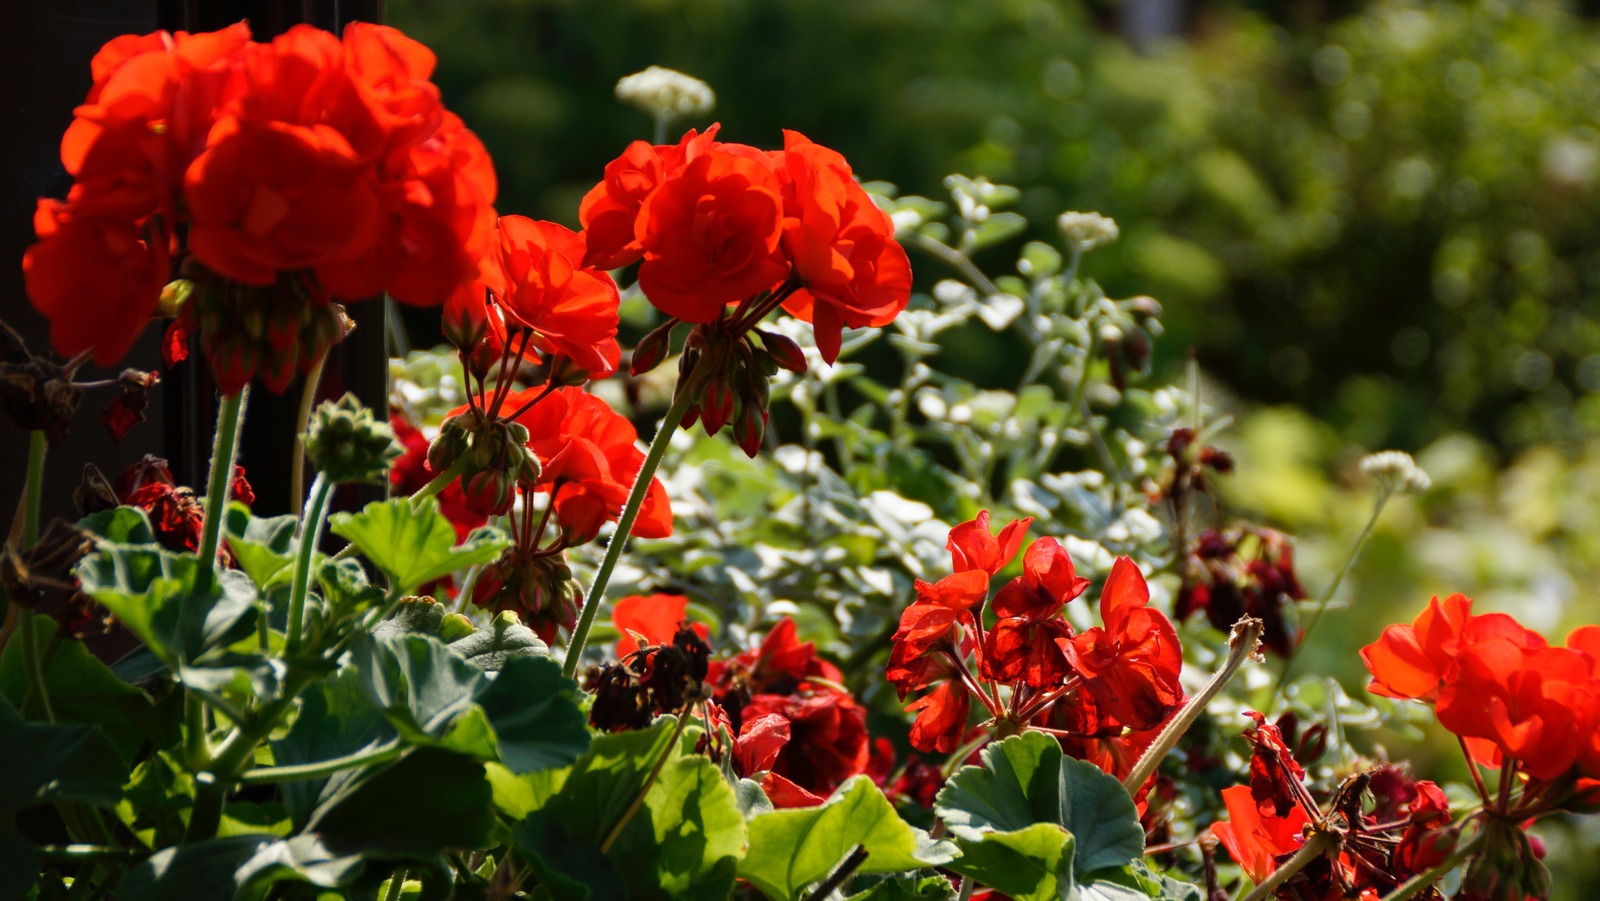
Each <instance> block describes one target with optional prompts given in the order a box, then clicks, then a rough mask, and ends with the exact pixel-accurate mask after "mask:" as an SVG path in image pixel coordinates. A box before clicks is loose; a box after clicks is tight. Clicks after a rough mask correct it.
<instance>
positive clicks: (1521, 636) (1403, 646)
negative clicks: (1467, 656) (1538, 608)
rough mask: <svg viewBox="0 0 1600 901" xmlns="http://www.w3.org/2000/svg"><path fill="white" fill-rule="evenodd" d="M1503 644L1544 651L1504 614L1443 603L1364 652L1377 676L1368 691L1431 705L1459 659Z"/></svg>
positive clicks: (1468, 602)
mask: <svg viewBox="0 0 1600 901" xmlns="http://www.w3.org/2000/svg"><path fill="white" fill-rule="evenodd" d="M1496 638H1497V639H1502V640H1505V641H1509V642H1511V643H1512V644H1513V645H1516V646H1518V647H1523V648H1540V647H1544V645H1545V640H1544V637H1543V636H1541V635H1539V634H1538V633H1537V632H1534V631H1532V630H1530V629H1526V628H1523V626H1522V624H1520V623H1518V622H1517V621H1516V620H1515V619H1512V618H1511V617H1509V616H1506V615H1505V614H1503V613H1488V614H1483V615H1481V616H1473V615H1472V599H1471V598H1469V597H1467V596H1465V595H1461V594H1452V595H1450V596H1449V597H1447V598H1445V599H1444V601H1443V602H1442V603H1441V602H1440V601H1439V599H1438V598H1433V599H1432V600H1430V601H1429V602H1428V607H1427V609H1426V610H1424V611H1422V613H1420V614H1418V616H1417V619H1416V622H1414V623H1410V624H1405V623H1401V624H1397V625H1393V626H1389V627H1388V628H1386V629H1384V630H1383V635H1382V636H1380V637H1379V638H1378V640H1377V641H1375V642H1373V643H1372V644H1369V645H1367V646H1366V647H1364V648H1362V649H1361V659H1362V661H1363V662H1364V663H1366V665H1367V670H1368V671H1370V672H1371V673H1372V683H1371V684H1370V685H1368V686H1367V690H1368V691H1370V692H1372V693H1373V694H1378V695H1383V696H1384V697H1389V698H1402V699H1412V698H1414V699H1419V700H1424V701H1431V700H1434V699H1435V698H1436V697H1438V694H1439V689H1440V687H1441V686H1442V684H1443V683H1444V681H1445V680H1446V679H1447V678H1449V677H1450V675H1451V672H1452V669H1453V667H1454V666H1455V663H1456V656H1457V655H1458V654H1459V653H1460V652H1461V651H1462V650H1463V649H1464V648H1466V647H1468V646H1470V645H1471V644H1473V643H1475V642H1478V641H1484V640H1488V639H1496Z"/></svg>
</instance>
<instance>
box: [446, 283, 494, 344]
mask: <svg viewBox="0 0 1600 901" xmlns="http://www.w3.org/2000/svg"><path fill="white" fill-rule="evenodd" d="M487 293H488V290H487V289H485V291H484V294H485V295H487ZM441 325H442V327H443V330H444V337H445V340H446V341H449V342H450V343H451V344H454V345H455V346H456V347H457V348H459V349H461V350H463V351H466V352H468V353H471V352H472V351H473V350H476V349H477V347H478V345H479V344H482V343H483V339H484V336H485V335H487V334H489V308H488V299H487V297H486V296H480V295H479V294H478V292H477V291H476V290H474V289H473V287H472V286H471V285H464V286H462V287H460V288H457V289H456V290H455V292H454V293H452V294H451V295H450V296H449V297H448V298H447V299H446V300H445V302H444V311H443V316H442V320H441Z"/></svg>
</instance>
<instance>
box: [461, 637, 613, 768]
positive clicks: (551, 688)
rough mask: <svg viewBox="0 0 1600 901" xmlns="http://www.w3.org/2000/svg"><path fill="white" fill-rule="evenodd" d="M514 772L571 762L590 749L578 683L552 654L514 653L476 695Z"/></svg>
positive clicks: (504, 756) (503, 756)
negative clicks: (566, 672)
mask: <svg viewBox="0 0 1600 901" xmlns="http://www.w3.org/2000/svg"><path fill="white" fill-rule="evenodd" d="M474 700H476V702H477V703H478V705H479V706H480V707H481V708H482V710H483V712H484V713H485V714H486V715H487V717H488V720H489V725H490V726H492V727H493V728H494V734H495V738H496V740H497V742H498V745H499V756H500V760H501V761H503V762H504V763H505V765H506V767H507V768H509V769H510V770H511V771H512V772H514V773H529V772H536V771H539V770H548V769H554V768H558V767H566V766H571V765H572V764H573V762H574V761H576V760H577V759H578V758H579V757H580V756H582V755H583V753H584V752H585V751H587V750H588V749H589V729H588V717H586V716H585V715H584V712H583V708H582V707H581V706H579V703H578V683H576V682H574V681H572V680H571V679H568V678H566V677H565V676H563V675H561V665H560V664H558V663H556V662H555V661H554V660H551V659H550V658H548V657H512V658H511V659H510V660H508V661H507V662H506V664H505V666H504V668H502V669H501V670H500V673H499V675H497V676H496V677H495V678H494V680H493V681H492V682H490V683H489V684H488V687H487V688H485V689H484V690H483V691H481V692H479V693H478V695H477V696H476V698H475V699H474Z"/></svg>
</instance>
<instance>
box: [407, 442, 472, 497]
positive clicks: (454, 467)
mask: <svg viewBox="0 0 1600 901" xmlns="http://www.w3.org/2000/svg"><path fill="white" fill-rule="evenodd" d="M466 468H467V455H466V454H462V455H461V456H459V457H457V458H456V462H454V463H451V464H450V465H449V466H447V467H445V470H444V472H441V473H439V474H438V475H436V476H434V477H433V479H432V480H430V481H429V482H428V484H426V485H423V486H422V487H421V488H418V489H417V493H416V494H413V495H411V507H412V509H416V508H417V507H419V506H421V505H422V502H423V501H425V500H427V499H428V498H430V497H433V496H434V495H435V494H438V493H439V492H441V491H443V490H444V489H445V486H447V485H449V484H450V483H451V482H453V481H455V477H456V476H458V475H461V472H462V470H464V469H466Z"/></svg>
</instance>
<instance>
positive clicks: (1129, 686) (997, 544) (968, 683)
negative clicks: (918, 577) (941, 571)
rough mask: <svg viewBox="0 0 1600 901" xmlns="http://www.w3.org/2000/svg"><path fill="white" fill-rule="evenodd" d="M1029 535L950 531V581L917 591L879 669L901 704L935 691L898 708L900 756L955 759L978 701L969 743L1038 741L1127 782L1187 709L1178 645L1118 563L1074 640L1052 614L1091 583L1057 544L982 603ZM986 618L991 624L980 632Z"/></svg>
mask: <svg viewBox="0 0 1600 901" xmlns="http://www.w3.org/2000/svg"><path fill="white" fill-rule="evenodd" d="M1031 522H1032V520H1031V519H1022V520H1017V521H1014V522H1012V523H1010V524H1008V525H1006V526H1005V527H1004V528H1003V529H1001V530H1000V533H999V534H998V535H993V534H991V533H990V528H989V515H988V513H987V511H985V512H983V513H980V514H979V515H978V517H977V518H976V519H974V520H973V521H971V522H967V523H962V524H961V525H958V526H956V527H955V528H953V529H951V530H950V537H949V541H948V543H947V547H948V549H949V550H950V557H951V567H952V569H953V570H954V572H953V573H952V574H951V575H949V576H946V577H945V578H943V579H941V580H939V581H938V582H935V583H928V582H923V581H918V582H917V583H916V592H917V598H916V601H915V603H913V604H912V605H911V606H910V607H908V608H906V610H905V611H904V613H903V614H902V615H901V618H900V627H899V629H898V630H897V631H896V632H895V634H894V645H893V649H892V650H891V652H890V657H889V666H888V678H889V681H890V682H892V683H893V684H894V686H895V688H896V689H897V690H898V691H899V693H900V696H901V698H905V697H906V696H907V695H908V694H910V693H912V692H916V691H922V690H924V689H929V688H931V689H932V691H930V692H929V693H928V694H926V695H923V696H922V697H920V698H918V699H917V700H916V701H914V702H913V703H912V704H911V705H910V706H909V707H908V708H907V709H908V710H915V711H918V713H917V718H916V721H915V722H914V723H913V724H912V727H911V743H912V745H913V746H915V747H916V748H918V749H920V750H923V751H938V752H941V753H949V752H952V751H954V750H956V748H957V746H958V745H960V744H961V743H962V742H963V741H965V740H968V738H969V731H968V720H969V714H970V711H971V708H972V706H973V699H974V698H976V699H977V701H978V703H979V704H980V705H981V706H983V707H984V708H985V709H986V710H987V712H988V714H989V718H988V719H987V720H986V721H985V722H984V723H982V724H981V725H980V727H979V731H978V736H979V738H980V739H981V738H983V737H984V736H987V735H991V734H992V732H991V731H990V730H994V731H996V732H998V731H1000V730H1002V729H1003V730H1006V731H1015V730H1017V729H1020V728H1033V729H1039V730H1041V731H1045V732H1048V733H1050V734H1053V735H1056V736H1057V737H1058V738H1060V739H1061V740H1062V744H1063V747H1064V748H1066V749H1067V750H1068V751H1069V752H1070V753H1073V754H1075V755H1076V756H1078V757H1081V758H1083V759H1087V760H1091V761H1093V762H1094V763H1096V764H1097V765H1099V766H1100V767H1101V768H1102V769H1104V770H1106V771H1107V772H1110V773H1113V774H1115V775H1117V776H1119V777H1123V776H1126V775H1127V774H1128V773H1130V772H1131V771H1132V769H1133V765H1134V763H1135V762H1136V761H1137V759H1138V756H1139V754H1140V753H1141V752H1142V751H1143V750H1144V748H1146V747H1148V745H1149V744H1150V742H1151V741H1152V740H1153V739H1154V735H1155V731H1156V730H1158V729H1159V728H1160V726H1161V724H1162V723H1164V722H1165V721H1166V720H1167V718H1168V717H1169V716H1171V715H1172V714H1173V713H1174V712H1175V711H1176V710H1177V709H1178V707H1179V706H1181V705H1182V703H1183V701H1184V694H1183V690H1182V688H1181V686H1180V685H1179V681H1178V677H1179V673H1180V671H1181V669H1182V665H1183V658H1182V649H1181V648H1180V646H1179V644H1178V637H1177V633H1176V632H1175V631H1174V630H1173V628H1172V623H1171V622H1170V621H1168V619H1167V617H1166V616H1165V615H1163V614H1162V613H1161V612H1160V611H1159V610H1155V609H1153V608H1151V607H1150V606H1149V601H1150V591H1149V587H1148V586H1147V585H1146V584H1145V580H1144V575H1143V574H1142V573H1140V572H1139V568H1138V566H1136V565H1135V564H1134V563H1133V561H1132V560H1129V559H1127V558H1126V557H1124V558H1120V559H1118V560H1117V561H1116V563H1115V564H1114V565H1113V567H1112V569H1111V574H1110V575H1109V576H1108V577H1107V579H1106V582H1105V584H1104V586H1103V587H1102V589H1101V592H1100V614H1101V620H1102V623H1103V625H1101V626H1095V627H1092V628H1089V629H1087V630H1085V631H1083V632H1081V633H1075V632H1074V630H1073V628H1072V625H1071V624H1070V623H1069V622H1068V621H1067V619H1066V617H1065V615H1064V613H1063V608H1064V607H1065V606H1066V605H1067V604H1068V603H1069V602H1071V601H1072V600H1073V599H1074V598H1076V597H1078V596H1079V595H1081V594H1083V592H1084V591H1085V590H1087V589H1088V587H1089V580H1088V579H1085V578H1082V577H1081V576H1079V575H1078V574H1077V571H1076V569H1075V567H1074V566H1073V563H1072V559H1071V557H1070V556H1068V554H1067V551H1066V548H1064V547H1062V546H1061V543H1060V542H1058V541H1057V540H1055V539H1054V538H1041V539H1039V540H1037V541H1035V542H1033V544H1032V545H1031V546H1030V547H1029V548H1028V549H1027V551H1026V552H1025V553H1024V554H1023V565H1022V574H1021V575H1019V576H1017V577H1016V578H1014V579H1012V580H1010V581H1008V582H1006V583H1005V584H1004V585H1003V586H1001V588H1000V590H999V591H998V592H996V593H995V595H994V597H993V599H992V600H991V599H990V598H989V583H990V580H991V579H992V578H993V577H994V576H995V575H996V574H998V573H999V572H1000V570H1002V569H1003V568H1005V566H1006V565H1007V564H1008V563H1010V562H1011V560H1012V559H1013V558H1014V557H1015V556H1016V554H1017V551H1018V549H1019V548H1020V547H1021V544H1022V540H1023V538H1024V536H1025V534H1026V532H1027V529H1028V526H1029V525H1030V524H1031ZM986 614H992V616H993V619H994V621H993V623H992V624H991V625H988V626H986V625H985V622H986V619H987V617H986ZM969 660H972V661H974V663H969ZM974 664H975V665H974Z"/></svg>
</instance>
